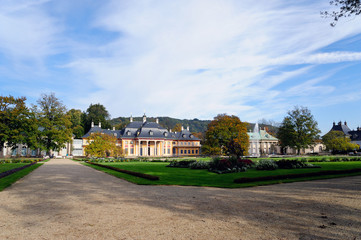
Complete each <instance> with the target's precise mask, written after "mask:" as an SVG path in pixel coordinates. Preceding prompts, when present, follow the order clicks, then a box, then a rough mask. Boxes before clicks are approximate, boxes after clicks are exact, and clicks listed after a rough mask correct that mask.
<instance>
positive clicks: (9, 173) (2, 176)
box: [0, 161, 37, 178]
mask: <svg viewBox="0 0 361 240" xmlns="http://www.w3.org/2000/svg"><path fill="white" fill-rule="evenodd" d="M36 163H37V161H34V162H32V163H30V164H28V165H25V166H22V167H18V168H13V169H10V170H8V171H5V172H2V173H0V178H4V177H7V176H9V175H11V174H13V173H16V172H19V171H21V170H23V169H25V168H28V167H30V166H32V165H34V164H36Z"/></svg>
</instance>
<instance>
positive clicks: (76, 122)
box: [67, 109, 84, 138]
mask: <svg viewBox="0 0 361 240" xmlns="http://www.w3.org/2000/svg"><path fill="white" fill-rule="evenodd" d="M67 114H68V115H69V117H70V122H71V129H72V131H73V134H74V135H75V138H81V137H82V136H83V135H84V128H83V126H82V121H81V116H82V112H81V110H78V109H70V110H69V111H68V113H67Z"/></svg>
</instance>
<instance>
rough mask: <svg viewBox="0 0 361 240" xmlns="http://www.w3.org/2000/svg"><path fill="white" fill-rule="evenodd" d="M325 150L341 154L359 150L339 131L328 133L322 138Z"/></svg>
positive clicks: (357, 146)
mask: <svg viewBox="0 0 361 240" xmlns="http://www.w3.org/2000/svg"><path fill="white" fill-rule="evenodd" d="M322 141H323V143H324V144H325V146H326V148H327V150H330V151H332V152H333V153H342V152H347V151H353V150H356V149H359V148H360V146H359V145H357V144H355V143H351V139H350V138H349V137H348V136H346V135H345V134H344V133H343V132H341V131H330V132H328V133H327V134H326V135H324V136H323V137H322Z"/></svg>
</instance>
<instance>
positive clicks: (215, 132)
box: [202, 114, 249, 157]
mask: <svg viewBox="0 0 361 240" xmlns="http://www.w3.org/2000/svg"><path fill="white" fill-rule="evenodd" d="M248 147H249V137H248V134H247V123H244V122H241V120H240V119H239V118H238V117H237V116H234V115H232V116H229V115H226V114H219V115H217V116H216V117H215V118H214V120H213V121H211V122H210V123H209V124H208V129H207V131H206V133H205V141H204V144H203V145H202V152H203V153H205V154H209V155H220V154H226V155H236V156H237V157H239V156H242V155H245V154H247V153H248Z"/></svg>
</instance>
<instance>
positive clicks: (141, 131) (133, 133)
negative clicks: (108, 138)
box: [83, 121, 200, 141]
mask: <svg viewBox="0 0 361 240" xmlns="http://www.w3.org/2000/svg"><path fill="white" fill-rule="evenodd" d="M94 132H102V133H104V134H109V135H114V134H116V137H117V138H158V139H159V138H161V139H169V140H187V141H199V140H200V139H199V138H197V137H195V136H194V135H193V134H192V133H191V132H190V131H188V130H182V131H181V132H169V131H168V130H167V129H165V128H164V127H162V126H161V125H159V124H158V123H156V122H144V123H143V122H139V121H138V122H131V123H129V124H128V125H127V126H126V127H125V128H123V129H122V130H107V129H102V128H100V127H99V126H94V127H92V128H91V129H90V130H89V132H87V133H86V134H85V135H84V136H83V138H86V137H89V135H90V134H91V133H94Z"/></svg>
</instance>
